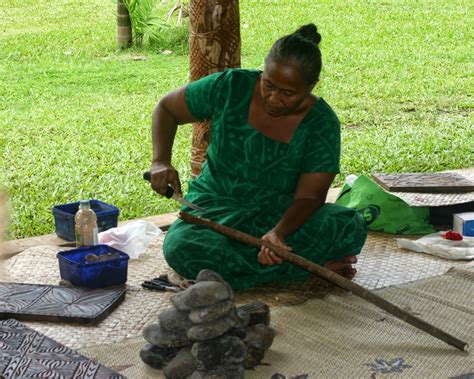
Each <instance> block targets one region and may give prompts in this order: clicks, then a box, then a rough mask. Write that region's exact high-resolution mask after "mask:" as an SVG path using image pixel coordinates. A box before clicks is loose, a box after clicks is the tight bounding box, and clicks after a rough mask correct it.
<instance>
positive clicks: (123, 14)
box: [117, 0, 132, 49]
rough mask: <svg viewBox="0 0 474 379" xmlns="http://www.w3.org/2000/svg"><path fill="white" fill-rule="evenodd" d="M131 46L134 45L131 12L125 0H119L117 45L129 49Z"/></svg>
mask: <svg viewBox="0 0 474 379" xmlns="http://www.w3.org/2000/svg"><path fill="white" fill-rule="evenodd" d="M130 46H132V24H131V22H130V14H129V13H128V9H127V7H126V5H125V4H124V2H123V0H117V47H118V48H119V49H128V48H129V47H130Z"/></svg>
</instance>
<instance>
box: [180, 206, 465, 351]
mask: <svg viewBox="0 0 474 379" xmlns="http://www.w3.org/2000/svg"><path fill="white" fill-rule="evenodd" d="M179 217H180V218H181V219H182V220H183V221H184V222H187V223H189V224H197V225H203V226H206V227H208V228H210V229H212V230H214V231H215V232H217V233H220V234H223V235H225V236H227V237H230V238H232V239H235V240H237V241H239V242H242V243H245V244H247V245H250V246H255V247H258V248H259V247H261V246H262V245H263V246H266V247H268V248H270V249H271V250H272V251H274V252H275V253H276V255H278V256H279V257H280V258H282V259H284V260H285V261H288V262H290V263H292V264H294V265H296V266H299V267H301V268H303V269H305V270H307V271H309V272H311V273H313V274H316V275H318V276H320V277H322V278H324V279H326V280H328V281H329V282H331V283H334V284H336V285H338V286H339V287H342V288H344V289H346V290H348V291H351V292H352V293H354V294H355V295H357V296H359V297H361V298H362V299H364V300H367V301H368V302H369V303H372V304H374V305H376V306H377V307H379V308H381V309H383V310H384V311H386V312H388V313H390V314H392V315H394V316H395V317H398V318H399V319H400V320H403V321H405V322H407V323H409V324H410V325H413V326H414V327H416V328H418V329H420V330H423V331H424V332H426V333H428V334H431V335H432V336H433V337H436V338H438V339H440V340H441V341H444V342H446V343H447V344H449V345H451V346H454V347H455V348H457V349H459V350H461V351H467V350H468V348H469V345H468V344H467V343H466V342H463V341H461V340H459V339H457V338H456V337H454V336H452V335H450V334H448V333H446V332H444V331H442V330H441V329H439V328H437V327H435V326H433V325H431V324H429V323H428V322H426V321H423V320H422V319H420V318H418V317H416V316H413V315H412V314H411V313H408V312H407V311H405V310H403V309H401V308H400V307H397V306H396V305H394V304H392V303H390V302H389V301H387V300H385V299H383V298H382V297H380V296H378V295H375V294H374V293H372V292H370V291H369V290H366V289H365V288H364V287H362V286H360V285H358V284H356V283H353V282H351V281H350V280H347V279H346V278H344V277H342V276H340V275H338V274H336V273H335V272H333V271H331V270H328V269H327V268H324V267H322V266H320V265H318V264H316V263H314V262H311V261H308V260H307V259H305V258H303V257H300V256H299V255H296V254H294V253H289V252H287V251H286V250H284V249H282V248H280V247H279V246H276V245H274V244H272V243H271V242H268V241H264V240H262V239H259V238H256V237H253V236H251V235H249V234H246V233H243V232H241V231H239V230H236V229H233V228H230V227H228V226H225V225H221V224H218V223H216V222H213V221H211V220H207V219H204V218H201V217H194V216H192V215H190V214H189V213H186V212H180V213H179Z"/></svg>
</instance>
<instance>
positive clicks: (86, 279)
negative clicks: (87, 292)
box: [56, 245, 129, 288]
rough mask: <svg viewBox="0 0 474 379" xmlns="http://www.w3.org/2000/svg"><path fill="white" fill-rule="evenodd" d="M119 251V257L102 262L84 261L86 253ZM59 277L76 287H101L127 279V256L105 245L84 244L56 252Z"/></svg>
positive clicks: (99, 253) (97, 253) (100, 253)
mask: <svg viewBox="0 0 474 379" xmlns="http://www.w3.org/2000/svg"><path fill="white" fill-rule="evenodd" d="M107 253H119V254H120V258H116V259H110V260H107V261H103V262H91V263H88V262H86V256H87V255H88V254H95V255H98V256H99V255H103V254H107ZM56 256H57V257H58V261H59V272H60V274H61V278H62V279H64V280H68V281H70V282H71V283H72V284H73V285H75V286H77V287H88V288H102V287H108V286H115V285H118V284H123V283H125V282H126V281H127V269H128V259H129V256H128V255H127V254H125V253H124V252H122V251H120V250H117V249H114V248H113V247H110V246H107V245H95V246H85V247H80V248H78V249H72V250H68V251H60V252H59V253H57V254H56Z"/></svg>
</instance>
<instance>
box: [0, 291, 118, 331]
mask: <svg viewBox="0 0 474 379" xmlns="http://www.w3.org/2000/svg"><path fill="white" fill-rule="evenodd" d="M124 297H125V288H124V287H123V286H120V287H116V288H111V289H97V290H89V289H82V288H70V287H61V286H51V285H41V284H23V283H0V319H7V318H15V319H18V320H30V321H68V322H79V323H93V322H97V321H99V320H101V319H103V318H104V317H105V316H107V315H108V314H109V313H110V312H111V311H112V310H113V309H114V308H115V307H116V306H117V305H118V304H119V303H120V302H121V301H122V300H123V299H124Z"/></svg>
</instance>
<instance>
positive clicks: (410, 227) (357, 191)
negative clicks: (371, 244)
mask: <svg viewBox="0 0 474 379" xmlns="http://www.w3.org/2000/svg"><path fill="white" fill-rule="evenodd" d="M336 204H339V205H343V206H345V207H348V208H354V209H357V210H358V211H359V212H360V213H361V214H362V216H363V217H364V218H365V220H366V221H367V226H368V228H369V229H370V230H373V231H376V232H385V233H395V234H429V233H434V232H435V231H434V229H433V227H432V226H431V225H430V224H429V222H428V220H429V209H428V208H426V207H410V206H409V205H408V204H407V203H405V202H404V201H403V200H401V199H400V198H398V197H397V196H395V195H392V194H390V193H388V192H386V191H384V190H383V189H382V187H380V186H379V185H378V184H377V183H375V182H373V181H372V180H370V179H369V178H368V177H367V176H365V175H360V176H359V177H358V178H357V179H356V180H355V181H354V183H353V184H352V186H350V185H349V184H347V183H346V184H344V186H343V187H342V188H341V192H339V195H338V198H337V200H336Z"/></svg>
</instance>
